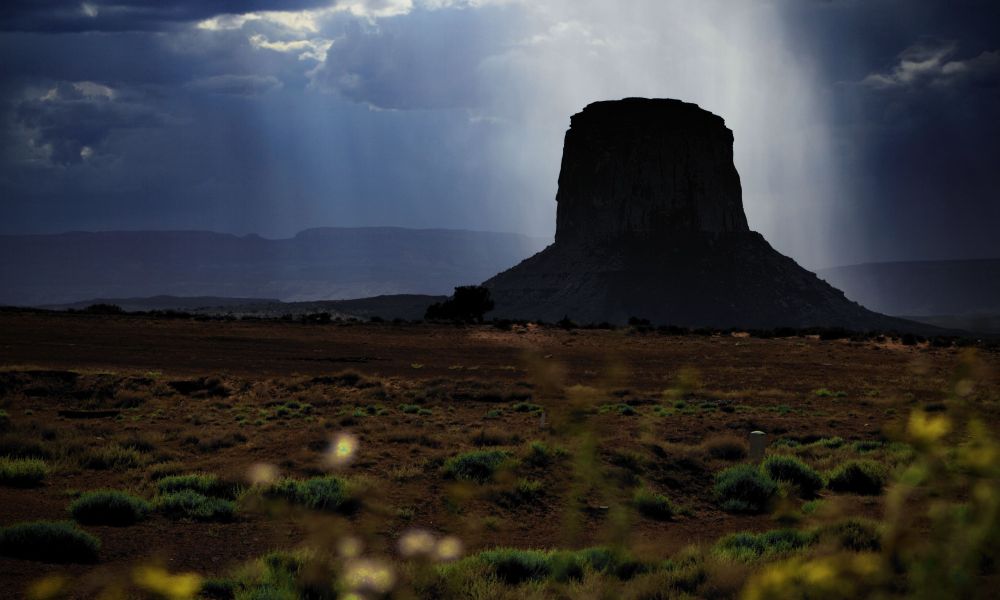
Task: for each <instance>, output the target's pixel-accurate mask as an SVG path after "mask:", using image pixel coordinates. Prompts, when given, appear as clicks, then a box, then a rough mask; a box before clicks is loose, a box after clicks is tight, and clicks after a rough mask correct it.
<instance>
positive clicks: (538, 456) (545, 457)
mask: <svg viewBox="0 0 1000 600" xmlns="http://www.w3.org/2000/svg"><path fill="white" fill-rule="evenodd" d="M565 454H566V451H565V450H563V449H562V448H551V447H549V445H548V444H546V443H545V442H540V441H538V440H535V441H533V442H531V443H530V444H528V453H527V455H526V456H525V457H524V464H526V465H528V466H530V467H547V466H549V465H550V464H552V463H553V462H555V460H556V459H557V458H559V457H561V456H564V455H565Z"/></svg>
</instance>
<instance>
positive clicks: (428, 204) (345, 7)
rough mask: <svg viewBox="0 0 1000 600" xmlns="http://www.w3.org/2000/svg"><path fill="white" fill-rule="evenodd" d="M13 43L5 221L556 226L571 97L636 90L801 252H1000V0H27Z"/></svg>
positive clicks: (2, 188)
mask: <svg viewBox="0 0 1000 600" xmlns="http://www.w3.org/2000/svg"><path fill="white" fill-rule="evenodd" d="M273 11H279V12H273ZM0 57H2V60H0V131H2V135H3V142H4V143H3V149H2V153H0V233H36V232H38V233H40V232H57V231H65V230H78V229H85V230H105V229H211V230H216V231H225V232H233V233H250V232H256V233H260V234H262V235H265V236H287V235H290V234H293V233H294V232H296V231H298V230H301V229H305V228H308V227H313V226H325V225H342V226H358V225H401V226H409V227H449V228H468V229H484V230H499V231H519V232H524V233H528V234H531V235H539V236H551V235H552V233H553V228H554V223H555V200H554V199H555V191H556V178H557V176H558V169H559V159H560V152H561V147H562V138H563V134H564V132H565V129H566V127H567V126H568V124H569V117H570V115H571V114H573V113H574V112H577V111H579V110H580V109H581V108H583V107H584V106H585V105H586V104H588V103H590V102H592V101H595V100H601V99H609V98H621V97H626V96H636V95H638V96H658V97H675V98H681V99H684V100H687V101H693V102H697V103H699V104H700V105H702V106H703V107H704V108H707V109H708V110H711V111H713V112H715V113H717V114H720V115H722V116H723V117H724V118H725V119H726V121H727V123H728V125H729V126H730V127H731V128H732V129H733V130H734V133H735V136H736V161H737V168H738V169H739V171H740V174H741V176H742V179H743V188H744V203H745V205H746V210H747V215H748V217H749V220H750V223H751V227H752V228H754V229H756V230H758V231H760V232H762V233H763V234H764V235H765V236H766V237H767V238H768V239H769V240H770V241H771V242H772V244H773V245H775V247H777V248H778V249H779V250H780V251H782V252H784V253H786V254H790V255H791V256H793V257H794V258H796V259H798V260H799V261H800V262H802V263H803V264H804V265H806V266H809V267H813V268H819V267H824V266H831V265H837V264H847V263H853V262H861V261H869V260H892V259H908V258H947V257H981V256H1000V234H998V230H1000V197H998V191H997V190H998V189H1000V158H998V157H1000V2H996V1H995V0H825V1H823V0H758V1H755V0H341V1H337V2H330V0H324V1H315V0H291V1H290V0H284V1H279V0H245V1H237V0H157V1H154V0H90V1H86V2H79V1H73V2H68V1H62V0H5V2H3V3H2V4H0Z"/></svg>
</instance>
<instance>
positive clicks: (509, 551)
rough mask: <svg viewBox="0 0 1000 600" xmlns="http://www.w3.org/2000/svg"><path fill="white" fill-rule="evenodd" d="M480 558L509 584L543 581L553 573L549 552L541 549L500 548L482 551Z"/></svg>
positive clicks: (499, 577) (498, 576) (500, 578)
mask: <svg viewBox="0 0 1000 600" xmlns="http://www.w3.org/2000/svg"><path fill="white" fill-rule="evenodd" d="M478 558H479V560H480V561H482V562H483V563H484V564H486V565H487V566H488V567H489V568H490V570H491V571H492V572H493V574H494V575H496V577H497V579H499V580H501V581H503V582H504V583H506V584H508V585H517V584H520V583H524V582H526V581H541V580H543V579H546V578H548V577H549V575H550V574H551V573H552V565H551V563H550V560H549V558H550V557H549V555H548V553H546V552H542V551H540V550H518V549H515V548H500V549H497V550H487V551H485V552H481V553H479V555H478Z"/></svg>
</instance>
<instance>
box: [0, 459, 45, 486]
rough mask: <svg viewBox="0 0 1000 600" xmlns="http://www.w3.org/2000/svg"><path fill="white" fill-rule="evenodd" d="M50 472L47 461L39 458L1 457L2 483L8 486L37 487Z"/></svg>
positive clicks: (0, 478) (0, 476)
mask: <svg viewBox="0 0 1000 600" xmlns="http://www.w3.org/2000/svg"><path fill="white" fill-rule="evenodd" d="M48 474H49V468H48V466H47V465H46V464H45V461H43V460H39V459H37V458H11V457H9V456H4V457H0V485H4V486H8V487H20V488H26V487H37V486H39V485H42V482H43V481H44V480H45V477H46V476H48Z"/></svg>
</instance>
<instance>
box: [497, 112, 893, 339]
mask: <svg viewBox="0 0 1000 600" xmlns="http://www.w3.org/2000/svg"><path fill="white" fill-rule="evenodd" d="M556 201H557V207H558V208H557V219H556V221H557V224H556V226H557V230H556V236H555V243H553V244H552V245H551V246H549V247H548V248H546V249H545V250H543V251H542V252H540V253H538V254H536V255H534V256H532V257H530V258H528V259H527V260H525V261H523V262H522V263H520V264H518V265H517V266H515V267H514V268H512V269H509V270H507V271H504V272H503V273H500V274H499V275H496V276H495V277H493V278H491V279H489V280H488V281H486V282H485V284H484V285H486V286H487V287H489V288H491V290H492V292H493V297H494V299H495V301H496V310H495V311H494V314H495V316H497V317H506V318H519V319H544V320H550V321H554V320H558V319H561V318H562V317H564V316H569V317H570V318H571V319H574V320H576V321H578V322H584V323H585V322H602V321H607V322H610V323H623V322H625V321H627V320H628V319H629V318H630V317H632V316H635V317H641V318H646V319H650V320H651V321H653V322H655V323H661V324H674V325H682V326H707V327H776V326H789V327H811V326H839V327H848V328H852V329H889V328H893V327H899V326H901V325H903V324H905V322H904V321H901V320H898V319H893V318H890V317H886V316H884V315H880V314H877V313H874V312H872V311H870V310H867V309H865V308H864V307H862V306H860V305H858V304H857V303H854V302H851V301H850V300H848V299H847V298H846V297H845V296H844V294H843V293H842V292H840V291H839V290H837V289H835V288H833V287H832V286H830V285H828V284H827V283H825V282H823V281H822V280H820V279H819V278H817V277H816V275H814V274H813V273H810V272H809V271H806V270H805V269H803V268H802V267H800V266H799V265H798V264H796V263H795V261H793V260H792V259H790V258H788V257H786V256H783V255H781V254H780V253H778V252H777V251H775V250H774V249H773V248H772V247H771V246H770V245H769V244H768V243H767V241H766V240H764V238H763V237H762V236H761V235H760V234H758V233H756V232H754V231H751V230H750V228H749V225H748V224H747V219H746V214H745V213H744V211H743V199H742V188H741V186H740V179H739V174H738V173H737V171H736V167H735V166H734V164H733V133H732V131H730V130H729V129H728V128H727V127H726V125H725V122H724V121H723V119H722V118H721V117H718V116H716V115H713V114H712V113H710V112H708V111H705V110H703V109H701V108H700V107H698V106H697V105H695V104H689V103H685V102H681V101H679V100H664V99H642V98H627V99H625V100H619V101H607V102H597V103H594V104H591V105H589V106H587V107H586V108H585V109H584V110H583V111H582V112H580V113H579V114H577V115H574V116H573V117H572V119H571V125H570V128H569V130H568V131H567V133H566V139H565V144H564V148H563V159H562V167H561V171H560V174H559V191H558V194H557V196H556Z"/></svg>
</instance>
